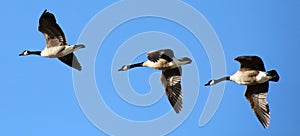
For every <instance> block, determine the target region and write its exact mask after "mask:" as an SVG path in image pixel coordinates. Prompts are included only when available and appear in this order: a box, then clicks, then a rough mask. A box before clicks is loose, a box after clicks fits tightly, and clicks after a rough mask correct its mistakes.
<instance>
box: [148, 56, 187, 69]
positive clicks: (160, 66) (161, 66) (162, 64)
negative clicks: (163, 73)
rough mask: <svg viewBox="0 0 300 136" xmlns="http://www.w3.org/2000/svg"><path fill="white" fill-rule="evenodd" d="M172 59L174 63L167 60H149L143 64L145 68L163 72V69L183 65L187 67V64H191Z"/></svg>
mask: <svg viewBox="0 0 300 136" xmlns="http://www.w3.org/2000/svg"><path fill="white" fill-rule="evenodd" d="M172 59H173V61H171V62H168V61H166V60H165V59H158V60H157V62H153V61H150V60H147V61H145V62H144V63H143V66H145V67H150V68H154V69H158V70H162V69H172V68H176V67H179V66H181V65H185V64H187V63H189V62H185V61H179V60H177V59H176V58H172Z"/></svg>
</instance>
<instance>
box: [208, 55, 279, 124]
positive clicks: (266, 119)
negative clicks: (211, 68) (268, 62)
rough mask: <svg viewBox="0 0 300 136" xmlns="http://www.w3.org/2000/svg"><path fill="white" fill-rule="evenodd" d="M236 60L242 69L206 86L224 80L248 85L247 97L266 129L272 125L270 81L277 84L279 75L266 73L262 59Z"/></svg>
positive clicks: (245, 57) (253, 57)
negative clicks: (268, 95)
mask: <svg viewBox="0 0 300 136" xmlns="http://www.w3.org/2000/svg"><path fill="white" fill-rule="evenodd" d="M234 60H236V61H238V62H239V63H240V64H241V67H240V69H239V70H238V71H237V72H236V73H235V74H233V75H231V76H226V77H223V78H220V79H216V80H210V81H209V82H208V83H207V84H205V86H211V85H214V84H217V83H219V82H221V81H224V80H230V81H233V82H236V83H238V84H241V85H247V89H246V91H245V97H246V98H247V99H248V101H249V103H250V105H251V108H252V110H253V111H254V113H255V115H256V116H257V118H258V120H259V121H260V123H261V124H262V125H263V127H264V128H267V127H268V126H269V125H270V109H269V105H268V102H267V94H268V88H269V82H268V81H274V82H277V81H278V80H279V75H278V74H277V72H276V71H275V70H271V71H267V72H265V71H266V70H265V67H264V63H263V61H262V59H261V58H260V57H257V56H240V57H237V58H235V59H234Z"/></svg>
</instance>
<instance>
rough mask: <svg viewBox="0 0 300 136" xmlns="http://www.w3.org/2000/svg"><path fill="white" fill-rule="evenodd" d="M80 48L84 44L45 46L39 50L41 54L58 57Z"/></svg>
mask: <svg viewBox="0 0 300 136" xmlns="http://www.w3.org/2000/svg"><path fill="white" fill-rule="evenodd" d="M80 48H84V45H72V46H55V47H50V48H45V49H44V50H43V51H42V52H41V56H43V57H48V58H59V57H63V56H66V55H68V54H70V53H72V52H74V51H76V50H78V49H80Z"/></svg>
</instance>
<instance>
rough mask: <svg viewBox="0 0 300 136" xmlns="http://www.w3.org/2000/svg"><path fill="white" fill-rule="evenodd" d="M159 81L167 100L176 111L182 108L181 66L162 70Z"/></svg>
mask: <svg viewBox="0 0 300 136" xmlns="http://www.w3.org/2000/svg"><path fill="white" fill-rule="evenodd" d="M160 78H161V82H162V84H163V86H164V88H165V92H166V94H167V96H168V100H169V102H170V103H171V105H172V107H173V109H174V110H175V112H176V113H179V112H180V111H181V109H182V104H183V100H182V91H181V84H180V83H181V67H178V68H173V69H168V70H163V71H162V75H161V77H160Z"/></svg>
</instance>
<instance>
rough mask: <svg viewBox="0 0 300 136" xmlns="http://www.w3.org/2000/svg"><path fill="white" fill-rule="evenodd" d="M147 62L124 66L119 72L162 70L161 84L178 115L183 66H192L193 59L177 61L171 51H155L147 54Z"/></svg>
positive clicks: (180, 107)
mask: <svg viewBox="0 0 300 136" xmlns="http://www.w3.org/2000/svg"><path fill="white" fill-rule="evenodd" d="M147 58H148V60H147V61H144V62H141V63H136V64H131V65H124V66H123V67H122V68H120V69H119V71H125V70H129V69H131V68H135V67H149V68H153V69H157V70H162V74H161V76H160V80H161V83H162V84H163V86H164V88H165V92H166V94H167V96H168V99H169V102H170V103H171V105H172V107H173V109H174V110H175V112H176V113H179V112H180V111H181V109H182V104H183V103H182V91H181V84H180V82H181V71H182V70H181V65H185V64H190V63H191V62H192V60H191V59H189V58H187V57H184V58H180V59H177V58H175V57H174V53H173V51H172V50H171V49H162V50H154V51H150V52H148V53H147Z"/></svg>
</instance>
